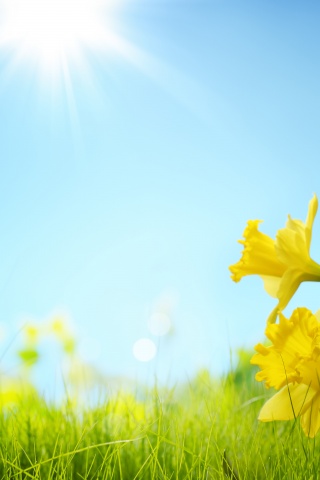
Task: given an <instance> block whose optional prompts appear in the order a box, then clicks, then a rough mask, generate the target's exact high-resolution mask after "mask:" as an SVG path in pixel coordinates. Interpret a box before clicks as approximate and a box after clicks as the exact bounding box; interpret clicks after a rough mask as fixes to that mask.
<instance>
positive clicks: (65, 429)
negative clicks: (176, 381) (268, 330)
mask: <svg viewBox="0 0 320 480" xmlns="http://www.w3.org/2000/svg"><path fill="white" fill-rule="evenodd" d="M247 360H248V359H247V358H246V356H245V355H244V354H243V358H242V360H241V362H240V365H239V367H238V368H237V369H236V370H235V371H234V372H232V373H230V374H228V375H227V376H225V377H224V378H220V379H215V378H213V377H211V376H210V374H209V373H208V372H206V371H203V372H200V373H199V374H198V376H197V377H196V378H194V379H193V380H192V381H190V383H189V384H184V385H178V386H176V387H175V388H173V389H168V388H157V389H156V388H153V389H151V388H150V389H145V388H142V387H140V388H139V389H138V388H137V389H136V391H135V392H132V393H131V392H130V393H128V392H125V391H121V392H119V393H118V394H115V395H114V396H112V397H107V396H106V397H105V398H101V400H100V402H99V404H98V405H97V406H95V407H91V408H88V407H83V406H82V407H79V406H77V405H74V403H73V402H72V401H68V399H66V400H65V401H64V402H63V403H62V404H60V405H59V406H57V405H54V404H49V403H46V402H44V401H43V400H42V399H41V397H40V396H39V395H38V394H37V393H36V391H35V390H30V391H29V392H26V393H25V394H24V395H22V396H21V397H20V399H18V400H17V399H16V401H15V403H13V404H12V405H11V406H8V405H7V406H6V407H3V409H2V412H1V417H0V422H1V425H0V436H1V443H0V445H1V446H0V452H1V453H0V478H2V479H9V478H10V479H12V478H18V479H22V478H23V479H25V478H33V479H40V478H41V479H56V478H60V479H78V478H79V479H128V480H134V479H186V480H187V479H188V480H189V479H203V480H208V479H225V478H233V479H236V478H238V479H259V480H260V479H279V480H280V479H281V480H283V479H311V478H313V479H316V478H317V469H318V461H319V453H318V451H319V440H318V439H315V440H308V439H307V438H305V436H304V435H303V433H302V432H301V430H300V422H279V423H270V424H259V423H258V421H257V420H256V418H257V414H258V411H259V409H260V408H261V406H262V404H263V402H264V401H265V390H263V387H262V386H261V385H259V384H257V383H256V382H255V380H254V378H253V377H254V370H253V367H251V366H250V365H249V363H248V362H247Z"/></svg>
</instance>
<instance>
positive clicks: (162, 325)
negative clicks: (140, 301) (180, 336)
mask: <svg viewBox="0 0 320 480" xmlns="http://www.w3.org/2000/svg"><path fill="white" fill-rule="evenodd" d="M171 325H172V324H171V320H170V317H169V315H167V314H166V313H163V312H154V313H153V314H152V315H150V318H149V320H148V328H149V330H150V332H151V333H152V334H153V335H156V336H157V337H162V336H163V335H166V334H167V333H169V331H170V329H171Z"/></svg>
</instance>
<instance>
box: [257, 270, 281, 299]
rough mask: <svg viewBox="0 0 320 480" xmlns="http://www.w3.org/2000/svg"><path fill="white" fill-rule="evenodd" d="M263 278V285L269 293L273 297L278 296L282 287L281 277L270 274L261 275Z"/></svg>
mask: <svg viewBox="0 0 320 480" xmlns="http://www.w3.org/2000/svg"><path fill="white" fill-rule="evenodd" d="M260 277H261V278H262V280H263V285H264V288H265V290H266V292H267V293H269V295H270V296H271V297H274V298H277V294H278V290H279V287H280V282H281V277H273V276H270V275H260Z"/></svg>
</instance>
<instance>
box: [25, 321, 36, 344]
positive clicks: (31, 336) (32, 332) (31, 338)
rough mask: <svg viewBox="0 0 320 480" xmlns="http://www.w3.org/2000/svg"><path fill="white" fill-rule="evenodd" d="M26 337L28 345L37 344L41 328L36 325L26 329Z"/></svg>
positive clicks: (28, 326)
mask: <svg viewBox="0 0 320 480" xmlns="http://www.w3.org/2000/svg"><path fill="white" fill-rule="evenodd" d="M25 336H26V340H27V342H28V343H36V342H37V341H38V339H39V328H38V327H36V326H35V325H27V326H26V327H25Z"/></svg>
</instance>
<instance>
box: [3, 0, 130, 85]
mask: <svg viewBox="0 0 320 480" xmlns="http://www.w3.org/2000/svg"><path fill="white" fill-rule="evenodd" d="M119 3H121V2H120V1H119V0H118V1H115V0H0V48H6V49H7V51H9V52H10V56H11V58H12V59H14V63H15V64H20V63H29V64H31V65H32V66H35V67H36V68H37V69H38V70H41V72H42V73H45V74H46V75H49V76H52V75H55V74H58V73H59V72H61V71H62V70H63V69H65V68H66V65H70V64H71V63H72V64H74V65H76V66H78V67H79V66H81V65H82V66H83V63H84V62H85V57H86V54H87V53H88V51H89V50H94V49H104V50H106V49H108V50H113V49H114V50H119V45H120V44H121V39H120V38H119V37H118V36H117V35H116V34H115V31H114V24H113V20H112V19H113V13H114V10H115V8H116V7H117V8H118V6H119Z"/></svg>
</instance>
